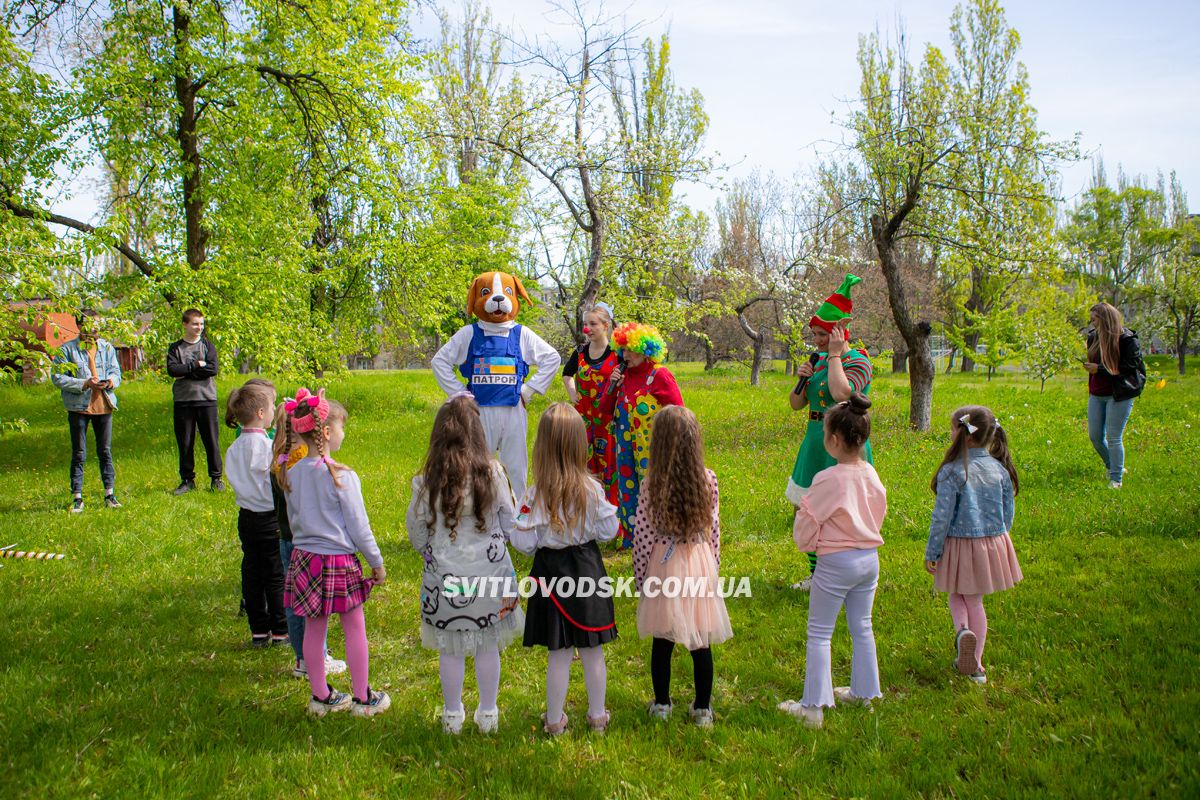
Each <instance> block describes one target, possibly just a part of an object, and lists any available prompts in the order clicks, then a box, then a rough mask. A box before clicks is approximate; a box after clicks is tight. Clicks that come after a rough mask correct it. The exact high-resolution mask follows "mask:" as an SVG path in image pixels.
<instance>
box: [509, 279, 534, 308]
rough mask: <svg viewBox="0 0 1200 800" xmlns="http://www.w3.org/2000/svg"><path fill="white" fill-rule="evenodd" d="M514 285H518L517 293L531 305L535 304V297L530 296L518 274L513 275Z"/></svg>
mask: <svg viewBox="0 0 1200 800" xmlns="http://www.w3.org/2000/svg"><path fill="white" fill-rule="evenodd" d="M512 279H513V286H515V287H516V290H517V295H518V296H519V297H520V298H521V299H522V300H524V301H525V302H526V303H529V305H533V298H532V297H530V296H529V292H527V291H525V286H524V285H523V284H522V283H521V279H520V278H518V277H517V276H516V275H513V276H512Z"/></svg>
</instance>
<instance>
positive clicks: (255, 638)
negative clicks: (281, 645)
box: [250, 633, 271, 650]
mask: <svg viewBox="0 0 1200 800" xmlns="http://www.w3.org/2000/svg"><path fill="white" fill-rule="evenodd" d="M250 646H251V647H253V648H254V649H255V650H266V649H267V648H268V647H270V646H271V634H269V633H263V634H258V633H255V634H251V636H250Z"/></svg>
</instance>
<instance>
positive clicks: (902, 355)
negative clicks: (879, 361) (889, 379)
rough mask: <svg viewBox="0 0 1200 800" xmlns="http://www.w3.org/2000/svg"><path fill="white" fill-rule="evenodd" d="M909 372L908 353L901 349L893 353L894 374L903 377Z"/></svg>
mask: <svg viewBox="0 0 1200 800" xmlns="http://www.w3.org/2000/svg"><path fill="white" fill-rule="evenodd" d="M906 372H908V351H907V350H903V349H901V348H899V347H897V348H896V349H894V350H893V351H892V374H893V375H903V374H904V373H906Z"/></svg>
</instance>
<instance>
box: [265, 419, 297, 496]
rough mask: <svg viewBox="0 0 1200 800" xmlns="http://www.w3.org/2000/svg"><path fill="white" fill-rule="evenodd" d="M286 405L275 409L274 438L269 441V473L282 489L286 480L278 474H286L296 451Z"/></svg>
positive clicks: (294, 437) (294, 433)
mask: <svg viewBox="0 0 1200 800" xmlns="http://www.w3.org/2000/svg"><path fill="white" fill-rule="evenodd" d="M286 406H287V403H280V404H279V405H277V406H276V407H275V438H274V439H272V440H271V471H272V472H274V473H275V477H276V478H277V479H278V481H279V486H280V487H281V488H282V487H283V485H284V483H285V482H286V478H280V477H279V476H280V474H282V473H284V472H287V467H288V466H289V463H288V462H289V461H290V460H291V455H292V451H293V450H295V449H296V444H297V442H296V432H295V431H293V430H292V418H291V417H290V416H288V413H287V408H286Z"/></svg>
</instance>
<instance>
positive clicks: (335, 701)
mask: <svg viewBox="0 0 1200 800" xmlns="http://www.w3.org/2000/svg"><path fill="white" fill-rule="evenodd" d="M326 685H328V684H326ZM350 703H351V700H350V695H348V694H346V693H345V692H339V691H337V690H336V689H334V688H333V687H332V686H329V696H328V697H326V698H325V699H324V700H318V699H317V696H316V695H315V694H314V695H313V696H312V698H311V699H310V700H309V701H308V713H310V714H315V715H316V716H318V717H323V716H325V715H326V714H331V713H333V712H335V711H346V710H348V709H349V708H350Z"/></svg>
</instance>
